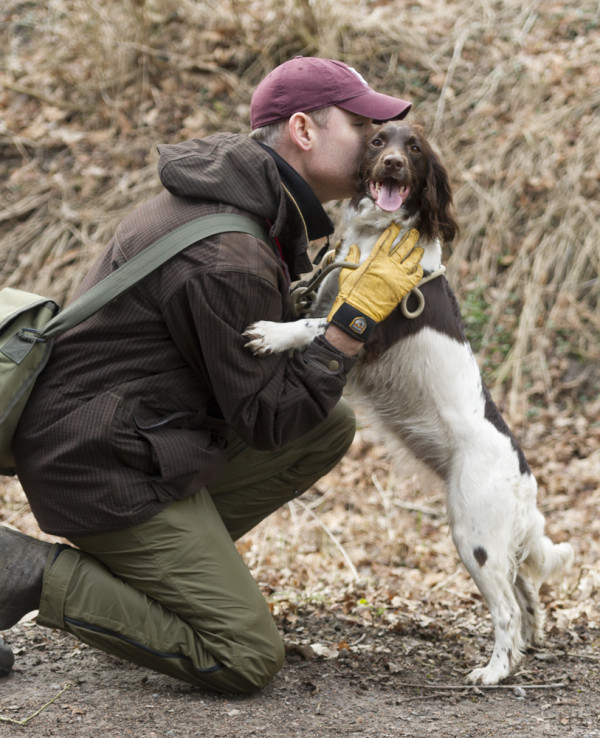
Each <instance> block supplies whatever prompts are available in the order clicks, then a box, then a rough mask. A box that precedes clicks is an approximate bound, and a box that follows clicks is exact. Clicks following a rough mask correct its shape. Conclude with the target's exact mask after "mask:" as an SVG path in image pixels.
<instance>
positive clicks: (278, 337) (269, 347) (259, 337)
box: [242, 320, 289, 356]
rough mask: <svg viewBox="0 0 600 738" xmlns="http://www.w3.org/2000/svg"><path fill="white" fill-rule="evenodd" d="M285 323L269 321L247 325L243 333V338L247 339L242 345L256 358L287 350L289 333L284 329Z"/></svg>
mask: <svg viewBox="0 0 600 738" xmlns="http://www.w3.org/2000/svg"><path fill="white" fill-rule="evenodd" d="M285 326H286V323H274V322H272V321H270V320H259V321H257V322H256V323H252V325H249V326H248V327H247V328H246V330H245V331H244V333H243V334H242V335H243V336H244V338H249V339H250V340H249V341H248V343H246V344H244V345H245V347H246V348H247V349H250V351H252V353H253V354H256V355H257V356H267V355H268V354H278V353H281V352H282V351H286V350H287V349H288V348H289V340H288V336H289V331H286V329H285Z"/></svg>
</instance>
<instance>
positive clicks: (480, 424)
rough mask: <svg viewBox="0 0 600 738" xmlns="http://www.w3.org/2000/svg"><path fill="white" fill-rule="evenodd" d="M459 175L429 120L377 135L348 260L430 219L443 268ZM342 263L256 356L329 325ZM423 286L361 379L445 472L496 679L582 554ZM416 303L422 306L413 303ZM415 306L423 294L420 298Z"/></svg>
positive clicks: (420, 454) (432, 284) (437, 262)
mask: <svg viewBox="0 0 600 738" xmlns="http://www.w3.org/2000/svg"><path fill="white" fill-rule="evenodd" d="M451 205H452V194H451V189H450V183H449V179H448V175H447V172H446V170H445V168H444V166H443V165H442V163H441V161H440V159H439V157H438V155H437V154H436V153H435V152H434V151H433V150H432V148H431V146H430V145H429V144H428V142H427V140H426V138H425V136H424V134H423V131H422V130H421V128H420V127H418V126H412V125H407V124H406V123H403V122H402V123H398V122H391V123H386V124H384V125H383V126H382V127H381V128H380V129H379V130H377V132H376V133H375V134H374V135H373V137H372V138H371V140H370V142H369V143H368V145H367V148H366V151H365V155H364V159H363V162H362V166H361V186H360V192H359V194H358V195H357V196H356V197H355V198H354V200H353V201H352V203H351V204H350V206H349V209H348V213H347V221H348V222H347V226H346V228H345V230H344V232H343V236H342V242H341V250H340V252H339V254H338V258H340V259H343V258H345V256H346V254H347V252H348V249H349V246H350V244H353V243H356V244H358V246H359V248H360V251H361V260H363V259H365V258H366V257H367V255H368V253H369V251H370V249H371V248H372V246H373V244H374V243H375V241H376V240H377V238H378V237H379V236H380V235H381V233H382V231H383V230H384V229H385V228H386V227H387V226H388V225H389V224H390V223H391V222H395V223H397V224H398V225H399V226H400V228H401V232H405V231H406V229H409V228H417V229H418V230H419V232H420V234H421V237H420V240H419V246H422V247H423V248H424V254H423V258H422V260H421V264H422V266H423V269H424V273H425V275H427V274H430V273H432V272H433V271H434V270H437V269H438V268H439V267H440V266H441V256H442V249H441V243H442V242H443V241H446V242H449V241H451V240H452V239H453V238H454V237H455V235H456V233H457V231H458V227H457V224H456V222H455V220H454V218H453V217H452V214H451ZM337 283H338V279H337V272H335V273H334V274H333V275H332V276H331V277H327V278H326V280H325V282H324V283H323V285H322V287H321V289H320V290H319V293H318V296H317V300H316V302H315V305H314V306H313V309H312V313H313V314H315V315H317V316H319V317H315V318H312V319H305V320H304V319H301V320H298V321H296V322H294V323H286V324H278V323H271V322H268V321H260V322H258V323H255V324H253V325H252V326H250V327H249V328H248V330H247V331H246V335H247V337H248V338H249V339H250V340H249V343H248V347H249V348H250V349H251V350H252V351H254V353H256V354H265V353H271V352H281V351H285V350H289V349H294V348H301V347H302V346H305V345H306V344H307V343H308V342H309V341H310V340H312V338H313V337H314V336H315V335H318V334H320V333H322V332H323V331H324V330H325V328H326V327H327V321H326V320H324V319H323V317H322V316H324V315H325V316H326V315H327V314H328V311H329V307H330V305H331V303H332V301H333V297H334V296H335V292H336V290H337ZM419 289H420V290H421V292H422V294H423V296H424V298H425V305H424V309H423V311H422V313H421V314H420V315H418V317H415V318H413V319H409V318H407V317H405V316H404V315H403V313H402V310H401V309H400V308H397V309H396V310H395V311H394V312H393V313H392V314H391V315H390V316H389V317H388V318H387V319H386V320H385V321H384V322H383V323H381V324H380V325H379V326H378V327H377V329H376V330H375V332H374V334H373V335H372V337H371V338H370V339H369V341H368V342H367V343H366V345H365V348H364V350H363V352H362V354H361V358H360V360H359V362H357V364H356V366H355V367H354V369H353V370H352V372H351V374H350V377H349V386H350V388H351V389H352V390H353V391H354V392H358V394H359V395H360V396H361V400H362V403H363V404H364V405H365V406H366V407H367V408H368V410H369V412H370V413H371V414H372V416H373V418H374V419H375V420H376V421H377V422H378V424H379V426H380V427H381V428H382V429H383V431H384V432H385V434H386V435H387V436H388V437H391V438H393V439H395V440H396V441H398V442H400V443H401V444H402V445H403V446H404V447H406V448H408V449H409V450H410V451H412V453H413V454H414V455H415V456H416V457H417V458H419V459H420V460H421V461H423V462H425V464H427V465H428V466H429V467H430V468H431V469H432V470H433V471H435V472H436V473H437V474H438V475H439V476H440V477H441V478H442V480H443V481H444V482H445V485H446V490H447V509H448V518H449V522H450V527H451V531H452V538H453V540H454V543H455V545H456V548H457V550H458V553H459V555H460V558H461V560H462V561H463V563H464V565H465V566H466V567H467V569H468V571H469V572H470V574H471V576H472V577H473V579H474V581H475V583H476V585H477V587H478V588H479V590H480V592H481V594H482V595H483V597H484V599H485V601H486V603H487V605H488V607H489V609H490V613H491V617H492V622H493V626H494V635H495V643H494V649H493V653H492V656H491V658H490V661H489V663H488V664H487V666H485V667H483V668H478V669H474V670H473V671H471V672H470V674H469V675H468V679H469V681H470V682H473V683H481V684H496V683H497V682H498V681H500V680H501V679H503V678H505V677H506V676H508V675H509V673H510V670H511V668H513V667H514V666H515V665H516V664H517V663H518V662H519V661H520V659H521V657H522V654H523V652H524V649H525V648H526V647H527V646H528V645H530V644H533V643H536V642H539V641H541V639H542V637H543V612H542V609H541V607H540V603H539V596H538V591H539V588H540V585H541V584H542V582H544V581H545V580H546V579H548V578H549V577H551V576H552V575H556V574H558V573H559V572H561V571H563V570H565V569H566V568H567V567H568V566H569V565H570V564H571V561H572V558H573V550H572V548H571V546H570V545H569V544H568V543H561V544H557V545H555V544H553V543H552V542H551V541H550V539H549V538H548V537H546V536H545V535H544V518H543V516H542V514H541V513H540V512H539V511H538V509H537V506H536V491H537V485H536V481H535V478H534V476H533V475H532V473H531V470H530V469H529V467H528V465H527V461H526V460H525V456H524V454H523V451H522V450H521V448H520V447H519V445H518V443H517V441H516V440H515V438H514V436H513V435H512V433H511V431H510V430H509V428H508V427H507V425H506V423H505V422H504V420H503V418H502V416H501V415H500V412H499V410H498V408H497V407H496V405H495V404H494V402H493V401H492V399H491V397H490V394H489V392H488V390H487V388H486V386H485V384H484V383H483V381H482V378H481V375H480V372H479V369H478V366H477V363H476V360H475V357H474V355H473V353H472V351H471V348H470V346H469V343H468V341H467V339H466V337H465V333H464V328H463V322H462V318H461V315H460V310H459V307H458V304H457V301H456V299H455V296H454V293H453V292H452V290H451V289H450V286H449V285H448V282H447V280H446V278H445V277H444V276H439V277H436V278H435V279H432V280H431V281H429V282H427V283H426V284H422V285H421V286H420V287H419ZM411 301H413V302H412V304H411ZM415 306H416V299H415V297H414V295H411V296H410V297H409V300H408V307H409V309H412V308H413V307H415Z"/></svg>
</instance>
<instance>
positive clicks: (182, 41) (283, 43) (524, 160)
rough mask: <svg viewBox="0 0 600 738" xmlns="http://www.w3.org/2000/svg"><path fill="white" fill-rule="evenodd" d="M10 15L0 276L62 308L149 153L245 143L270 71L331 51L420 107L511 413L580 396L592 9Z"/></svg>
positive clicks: (1, 94) (460, 266)
mask: <svg viewBox="0 0 600 738" xmlns="http://www.w3.org/2000/svg"><path fill="white" fill-rule="evenodd" d="M357 8H358V12H357ZM2 13H3V16H4V17H3V21H4V24H3V26H2V28H3V30H2V31H0V33H1V35H2V44H3V48H4V49H5V53H4V56H3V58H2V60H0V64H1V67H0V105H1V106H2V108H3V110H4V115H3V117H2V123H0V147H1V150H2V154H3V160H4V161H3V163H2V164H1V165H0V166H1V167H2V174H3V180H4V186H3V188H2V193H1V194H2V202H1V204H0V275H1V276H2V280H3V282H4V283H5V284H9V285H21V286H23V287H29V288H31V289H33V290H38V291H41V292H47V293H51V294H53V295H56V296H57V297H58V298H59V299H61V300H64V299H66V298H67V297H68V295H69V293H70V292H71V290H72V288H73V287H74V285H76V284H77V283H78V282H79V280H80V278H81V274H82V273H83V272H84V271H85V269H86V268H87V267H88V266H89V263H90V261H91V260H92V259H93V258H94V257H95V255H96V254H97V252H98V250H99V248H101V246H102V245H103V244H104V243H105V242H106V240H107V239H108V238H109V235H110V233H111V230H112V228H113V227H114V224H115V223H116V222H117V221H118V220H119V218H120V217H122V215H123V213H125V212H127V210H128V209H130V207H131V206H132V205H133V204H135V203H136V202H139V201H140V200H142V199H144V198H145V197H147V196H149V195H151V194H152V193H153V192H154V191H156V188H157V182H156V178H155V151H154V149H155V144H156V143H158V142H160V141H165V140H170V141H174V140H178V139H182V138H186V137H190V136H194V135H204V134H207V133H210V132H212V131H215V130H220V129H227V130H234V131H245V130H247V121H248V101H249V97H250V94H251V91H252V89H253V87H254V85H255V84H256V83H257V82H258V80H259V79H260V78H261V77H262V76H263V75H264V74H265V73H266V72H267V71H268V70H269V69H270V68H271V67H272V66H273V65H275V64H277V63H279V62H281V61H283V60H285V59H287V58H289V57H290V56H293V55H294V54H296V53H304V54H314V55H321V56H331V57H337V58H340V59H343V60H345V61H347V62H349V63H350V64H352V65H354V66H356V67H357V68H358V69H360V71H361V72H363V73H364V74H365V76H367V77H368V78H369V80H371V82H372V84H373V85H375V86H377V87H378V88H379V89H381V90H384V91H387V92H389V93H396V94H400V95H403V96H405V97H408V98H409V99H411V100H413V101H414V103H415V108H414V113H413V115H412V117H413V119H414V120H417V121H419V122H421V123H423V124H424V125H425V127H426V129H427V130H428V132H429V134H430V136H431V138H432V139H433V140H434V141H435V143H436V144H437V145H438V147H439V148H440V149H441V151H442V153H443V156H444V159H445V161H446V163H447V165H448V168H449V170H450V172H451V176H452V180H453V184H454V188H455V200H456V205H457V210H458V214H459V219H460V222H461V225H462V236H461V238H460V240H459V241H458V242H457V244H456V245H455V246H454V250H453V252H452V254H451V255H450V254H449V255H448V266H449V273H450V276H451V278H452V281H453V283H454V285H455V286H456V288H457V291H458V293H459V295H460V297H461V299H462V301H463V305H464V306H465V317H466V318H467V325H468V328H469V331H470V334H471V337H472V340H473V342H474V345H475V349H476V351H477V352H478V355H479V358H480V360H481V362H482V365H484V367H485V369H486V377H487V379H488V381H489V382H490V383H491V384H492V385H495V386H494V391H495V393H496V395H497V397H499V398H502V397H504V396H507V395H508V398H509V407H508V412H509V414H510V415H511V416H512V417H514V419H515V420H516V421H520V420H521V419H522V417H523V413H524V411H525V410H526V409H527V408H531V407H532V406H535V405H537V404H542V405H544V404H548V403H549V402H555V401H556V399H557V397H558V396H559V395H560V399H561V401H564V400H565V395H564V392H563V390H564V388H565V386H567V389H568V392H567V395H568V397H569V398H570V399H573V398H575V399H576V400H584V401H585V399H586V398H587V397H589V396H593V393H594V392H595V388H597V383H598V372H597V368H596V365H595V362H597V360H598V358H599V351H598V327H599V325H598V314H599V309H598V295H599V293H600V282H599V280H598V276H597V275H598V267H599V262H600V249H599V246H598V244H599V243H600V233H599V229H600V226H599V223H600V217H599V216H600V197H599V194H600V191H599V178H600V154H599V153H598V147H597V142H598V140H599V138H600V116H599V115H598V108H599V102H600V72H599V71H598V64H597V60H598V58H599V57H600V31H599V8H598V4H597V2H596V1H595V0H594V1H593V2H592V0H586V1H585V2H582V3H579V4H578V8H577V9H575V8H573V7H572V4H570V3H558V2H552V3H547V2H530V1H526V0H507V1H505V2H502V3H495V2H485V1H482V2H475V3H470V2H465V1H463V0H461V1H457V2H442V1H441V0H428V1H427V2H419V3H412V4H405V3H398V2H381V1H380V2H368V1H363V2H361V3H359V4H358V5H357V3H356V2H355V1H352V2H350V1H349V0H340V1H337V0H336V2H334V1H333V0H313V1H312V2H311V1H309V0H283V1H282V2H278V3H271V2H265V1H264V0H252V1H251V2H241V1H240V0H229V2H192V1H191V0H185V1H183V2H175V1H174V0H127V1H126V2H123V3H119V4H115V3H111V4H109V5H102V4H98V3H94V2H92V1H91V0H49V1H48V2H44V3H42V2H18V1H17V0H10V2H8V7H6V6H5V9H4V10H3V11H2ZM333 212H334V213H335V212H336V209H335V208H334V209H333ZM565 383H566V385H565ZM557 388H558V390H559V391H557Z"/></svg>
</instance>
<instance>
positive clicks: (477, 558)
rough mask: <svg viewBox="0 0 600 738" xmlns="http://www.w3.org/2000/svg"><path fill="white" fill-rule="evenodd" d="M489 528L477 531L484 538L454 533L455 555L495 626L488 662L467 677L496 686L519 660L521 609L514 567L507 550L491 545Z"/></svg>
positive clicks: (520, 653)
mask: <svg viewBox="0 0 600 738" xmlns="http://www.w3.org/2000/svg"><path fill="white" fill-rule="evenodd" d="M492 527H493V526H491V527H490V530H489V531H487V534H486V533H485V532H484V531H483V530H482V531H480V533H481V534H483V535H477V534H476V535H472V534H469V535H468V536H465V535H463V533H462V532H461V531H460V530H458V531H453V537H454V542H455V544H456V548H457V550H458V553H459V555H460V557H461V560H462V561H463V563H464V565H465V566H466V567H467V569H468V570H469V573H470V574H471V576H472V577H473V580H474V582H475V584H476V585H477V587H478V589H479V591H480V592H481V594H482V596H483V598H484V600H485V601H486V604H487V606H488V608H489V610H490V615H491V618H492V623H493V627H494V649H493V651H492V656H491V658H490V660H489V663H488V664H487V666H485V667H482V668H478V669H474V670H473V671H472V672H471V673H470V674H469V675H468V677H467V679H468V681H470V682H472V683H475V684H497V683H498V682H499V681H500V680H501V679H504V678H505V677H507V676H508V675H509V674H510V671H511V669H512V668H513V667H514V666H516V664H517V663H518V662H519V661H520V660H521V658H522V655H523V649H524V643H523V638H522V633H521V630H522V616H521V608H520V606H519V602H518V600H517V597H516V596H515V589H514V586H513V581H512V580H513V576H514V574H513V568H514V567H513V566H512V562H511V561H509V560H508V556H507V554H506V549H504V550H503V549H502V547H501V546H498V545H495V542H493V541H494V539H493V537H491V536H493V535H494V533H495V531H492ZM490 542H492V545H491V546H490Z"/></svg>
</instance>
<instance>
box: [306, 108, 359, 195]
mask: <svg viewBox="0 0 600 738" xmlns="http://www.w3.org/2000/svg"><path fill="white" fill-rule="evenodd" d="M309 115H310V114H309ZM372 132H373V122H372V121H371V119H370V118H363V117H362V116H360V115H354V114H353V113H348V112H346V111H345V110H342V109H341V108H337V107H332V108H331V110H330V111H329V117H328V120H327V124H326V126H324V127H315V129H314V139H313V147H312V151H311V157H310V163H309V169H308V170H307V174H308V178H309V181H310V183H311V185H312V188H313V190H314V191H315V194H316V195H317V197H318V198H319V199H320V201H321V202H328V201H329V200H342V199H344V198H347V197H352V196H353V195H354V194H355V193H356V188H357V185H358V166H359V162H360V160H361V157H362V152H363V148H364V146H365V144H366V142H367V140H368V139H369V137H370V136H371V134H372Z"/></svg>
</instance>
